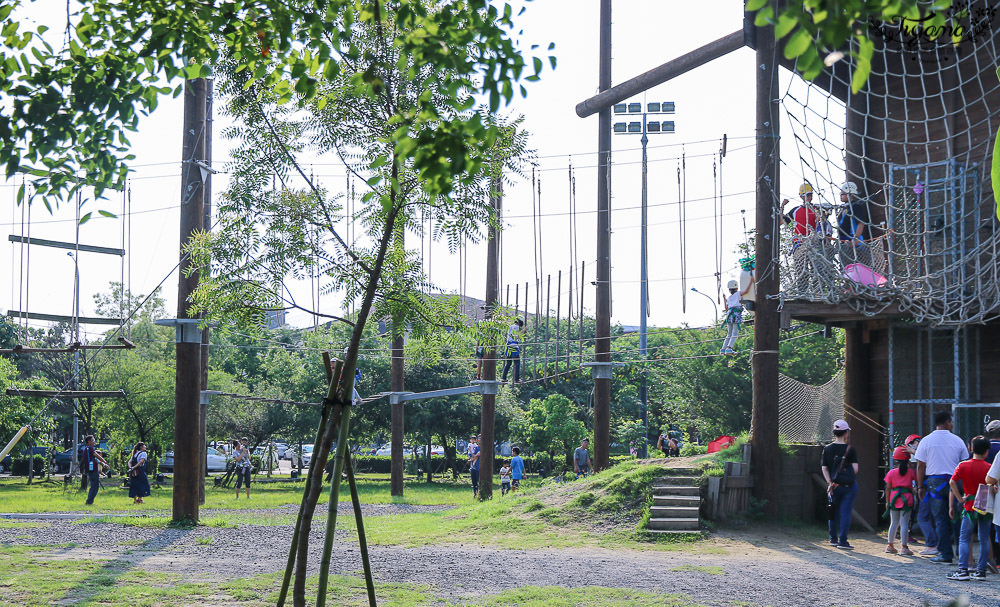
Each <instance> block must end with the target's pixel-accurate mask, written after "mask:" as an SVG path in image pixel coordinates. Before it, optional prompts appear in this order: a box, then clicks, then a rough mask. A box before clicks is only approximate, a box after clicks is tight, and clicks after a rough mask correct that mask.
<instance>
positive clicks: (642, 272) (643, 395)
mask: <svg viewBox="0 0 1000 607" xmlns="http://www.w3.org/2000/svg"><path fill="white" fill-rule="evenodd" d="M641 141H642V237H641V238H640V243H639V249H640V250H639V257H640V260H639V356H642V360H643V361H645V360H646V316H647V315H648V314H649V310H648V309H647V306H648V304H649V290H648V289H649V287H648V284H647V283H648V280H649V276H648V275H647V273H646V272H647V267H646V244H647V243H646V226H647V223H646V219H647V203H648V198H647V192H648V188H647V182H646V176H647V174H648V173H647V164H646V144H647V143H649V137H648V136H647V135H646V112H643V113H642V139H641ZM639 398H640V399H642V429H643V440H642V457H643V459H645V458H646V457H649V454H648V448H649V415H648V411H649V403H648V398H649V387H648V385H647V381H646V367H645V366H643V368H642V385H641V386H640V387H639Z"/></svg>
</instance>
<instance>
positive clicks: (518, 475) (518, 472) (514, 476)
mask: <svg viewBox="0 0 1000 607" xmlns="http://www.w3.org/2000/svg"><path fill="white" fill-rule="evenodd" d="M511 451H513V453H514V457H512V458H510V476H511V478H510V490H511V491H517V490H518V489H520V488H521V479H522V478H524V460H523V459H521V448H520V447H514V448H513V449H511Z"/></svg>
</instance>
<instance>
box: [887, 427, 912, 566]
mask: <svg viewBox="0 0 1000 607" xmlns="http://www.w3.org/2000/svg"><path fill="white" fill-rule="evenodd" d="M892 461H893V462H895V464H896V467H895V468H893V469H892V470H890V471H889V472H888V474H886V475H885V495H886V498H885V510H886V512H887V513H888V514H889V545H888V546H886V547H885V551H886V552H888V553H889V554H897V552H898V553H899V554H902V555H904V556H911V555H913V552H912V551H911V550H910V546H909V544H910V542H909V529H910V515H911V514H912V513H913V505H914V504H915V503H916V497H915V496H916V487H917V471H916V470H914V469H913V468H911V467H910V453H909V452H908V451H907V450H906V447H904V446H902V445H901V446H899V447H896V450H895V451H893V452H892ZM896 529H899V541H900V543H901V544H902V546H903V549H902V550H900V551H897V550H896V547H895V546H894V545H893V540H895V539H896Z"/></svg>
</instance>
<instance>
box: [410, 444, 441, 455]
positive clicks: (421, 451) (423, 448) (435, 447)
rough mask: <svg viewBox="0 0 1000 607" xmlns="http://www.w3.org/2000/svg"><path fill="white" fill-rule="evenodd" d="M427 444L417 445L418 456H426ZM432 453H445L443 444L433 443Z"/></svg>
mask: <svg viewBox="0 0 1000 607" xmlns="http://www.w3.org/2000/svg"><path fill="white" fill-rule="evenodd" d="M426 453H427V445H420V446H419V447H417V457H426ZM431 455H432V456H433V455H442V456H443V455H444V447H442V446H441V445H431Z"/></svg>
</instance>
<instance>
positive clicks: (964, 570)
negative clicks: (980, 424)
mask: <svg viewBox="0 0 1000 607" xmlns="http://www.w3.org/2000/svg"><path fill="white" fill-rule="evenodd" d="M989 451H990V441H989V440H988V439H986V437H983V436H977V437H975V438H973V439H972V459H967V460H965V461H964V462H962V463H960V464H959V465H958V467H956V468H955V473H954V474H952V476H951V480H950V481H949V483H948V484H949V486H950V487H951V494H952V495H953V496H954V497H955V501H957V502H958V503H960V504H962V505H963V506H964V512H962V530H961V532H960V533H959V536H958V571H956V572H955V573H952V574H949V575H948V579H949V580H958V581H965V580H969V579H972V580H985V579H986V568H987V564H988V563H989V560H990V526H991V521H990V518H992V517H987V515H985V514H981V513H979V512H977V511H975V510H973V509H972V502H973V501H974V500H975V499H976V492H977V491H978V490H979V485H982V484H985V483H986V475H987V473H988V472H989V470H990V465H989V464H988V463H987V462H986V454H987V453H989ZM948 516H950V517H952V518H954V516H955V502H954V501H951V502H949V503H948ZM973 533H975V534H976V537H978V538H979V561H978V563H977V567H976V570H975V571H973V572H972V573H969V559H970V553H971V552H972V534H973Z"/></svg>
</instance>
